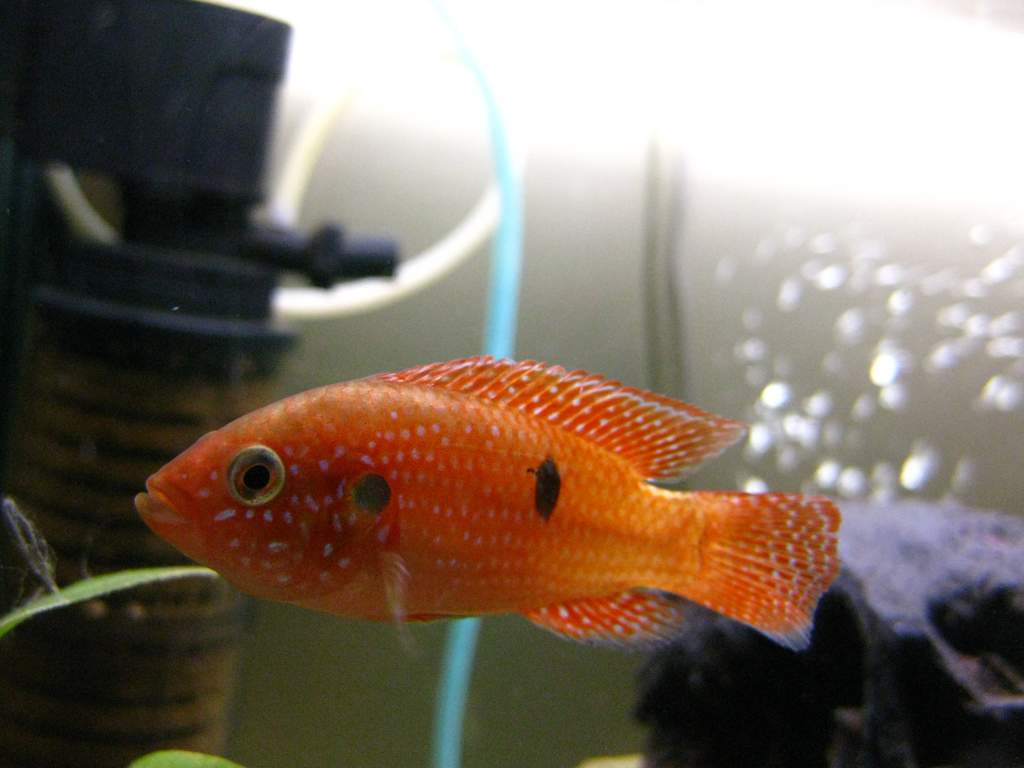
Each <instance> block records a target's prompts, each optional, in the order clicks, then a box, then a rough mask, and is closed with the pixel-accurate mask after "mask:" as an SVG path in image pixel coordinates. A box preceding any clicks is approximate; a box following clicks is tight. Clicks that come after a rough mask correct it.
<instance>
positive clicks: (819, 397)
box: [804, 390, 832, 419]
mask: <svg viewBox="0 0 1024 768" xmlns="http://www.w3.org/2000/svg"><path fill="white" fill-rule="evenodd" d="M804 411H805V412H806V413H807V415H808V416H813V417H814V418H816V419H823V418H825V417H826V416H828V415H829V414H830V413H832V395H830V394H829V393H828V392H826V391H824V390H818V391H817V392H815V393H814V394H813V395H811V396H810V397H808V398H807V399H806V400H804Z"/></svg>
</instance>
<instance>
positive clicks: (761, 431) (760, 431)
mask: <svg viewBox="0 0 1024 768" xmlns="http://www.w3.org/2000/svg"><path fill="white" fill-rule="evenodd" d="M774 444H775V437H774V435H772V430H771V427H769V426H768V425H767V424H765V423H764V422H762V421H759V422H757V423H756V424H754V425H753V426H751V428H750V435H749V436H748V437H747V447H748V448H749V450H750V452H751V453H753V454H754V455H755V456H763V455H764V454H766V453H767V452H768V451H769V450H771V447H772V446H773V445H774Z"/></svg>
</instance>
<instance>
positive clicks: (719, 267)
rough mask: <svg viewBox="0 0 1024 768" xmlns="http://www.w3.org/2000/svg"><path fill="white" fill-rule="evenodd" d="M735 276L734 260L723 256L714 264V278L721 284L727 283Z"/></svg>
mask: <svg viewBox="0 0 1024 768" xmlns="http://www.w3.org/2000/svg"><path fill="white" fill-rule="evenodd" d="M735 277H736V260H735V259H731V258H729V257H725V258H722V259H719V260H718V263H717V264H716V265H715V280H717V281H718V282H719V283H720V284H722V285H728V284H729V283H731V282H732V281H733V279H734V278H735Z"/></svg>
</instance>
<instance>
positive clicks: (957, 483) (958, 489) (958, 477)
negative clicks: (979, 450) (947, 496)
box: [949, 456, 978, 496]
mask: <svg viewBox="0 0 1024 768" xmlns="http://www.w3.org/2000/svg"><path fill="white" fill-rule="evenodd" d="M977 474H978V465H977V462H975V461H974V459H972V458H971V457H969V456H961V457H960V460H959V461H957V463H956V466H955V467H954V468H953V477H952V478H951V479H950V481H949V490H950V492H951V493H953V494H954V495H956V496H965V495H967V494H968V493H969V492H970V490H971V487H972V486H973V485H974V480H975V477H976V475H977Z"/></svg>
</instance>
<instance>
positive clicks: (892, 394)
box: [878, 384, 907, 411]
mask: <svg viewBox="0 0 1024 768" xmlns="http://www.w3.org/2000/svg"><path fill="white" fill-rule="evenodd" d="M878 404H879V405H881V406H882V407H883V408H885V409H886V410H888V411H901V410H903V408H905V407H906V405H907V388H906V387H905V386H903V385H902V384H890V385H889V386H887V387H882V389H881V390H879V392H878Z"/></svg>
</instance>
